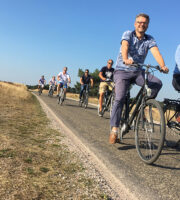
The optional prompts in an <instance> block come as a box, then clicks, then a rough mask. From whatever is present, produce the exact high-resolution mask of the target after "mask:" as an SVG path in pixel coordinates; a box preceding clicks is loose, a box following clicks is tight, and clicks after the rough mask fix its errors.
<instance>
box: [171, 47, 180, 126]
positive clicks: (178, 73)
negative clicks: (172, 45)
mask: <svg viewBox="0 0 180 200" xmlns="http://www.w3.org/2000/svg"><path fill="white" fill-rule="evenodd" d="M175 61H176V66H175V69H174V74H173V80H172V85H173V87H174V89H175V90H176V91H178V92H180V45H178V47H177V50H176V54H175ZM176 120H177V122H179V123H180V113H177V116H176Z"/></svg>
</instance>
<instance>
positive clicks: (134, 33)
mask: <svg viewBox="0 0 180 200" xmlns="http://www.w3.org/2000/svg"><path fill="white" fill-rule="evenodd" d="M132 34H133V36H135V37H136V38H137V36H136V31H135V30H134V31H133V32H132ZM137 39H138V38H137ZM146 39H147V35H146V34H144V37H143V40H146ZM138 40H139V39H138Z"/></svg>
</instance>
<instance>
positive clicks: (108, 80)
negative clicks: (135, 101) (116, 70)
mask: <svg viewBox="0 0 180 200" xmlns="http://www.w3.org/2000/svg"><path fill="white" fill-rule="evenodd" d="M104 82H113V80H111V79H109V78H107V79H106V80H105V81H104Z"/></svg>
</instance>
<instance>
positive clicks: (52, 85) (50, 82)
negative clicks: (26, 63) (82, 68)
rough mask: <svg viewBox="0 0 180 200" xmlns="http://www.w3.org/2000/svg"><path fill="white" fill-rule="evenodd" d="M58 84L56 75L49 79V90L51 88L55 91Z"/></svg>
mask: <svg viewBox="0 0 180 200" xmlns="http://www.w3.org/2000/svg"><path fill="white" fill-rule="evenodd" d="M56 84H57V83H56V77H55V76H52V78H51V80H50V81H49V92H50V90H51V89H53V91H54V90H55V87H56Z"/></svg>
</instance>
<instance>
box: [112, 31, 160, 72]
mask: <svg viewBox="0 0 180 200" xmlns="http://www.w3.org/2000/svg"><path fill="white" fill-rule="evenodd" d="M122 40H126V41H128V43H129V49H128V59H130V58H131V59H132V60H133V61H134V62H135V63H141V64H142V63H144V60H145V58H146V56H147V53H148V50H149V49H150V48H152V47H155V46H157V44H156V42H155V40H154V38H153V37H152V36H150V35H147V34H145V35H144V38H143V39H141V40H139V39H138V38H137V37H136V33H135V31H126V32H124V34H123V36H122ZM122 40H121V41H122ZM116 70H126V71H135V70H137V68H135V67H129V66H127V65H125V64H123V58H122V51H121V47H120V51H119V55H118V57H117V61H116Z"/></svg>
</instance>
